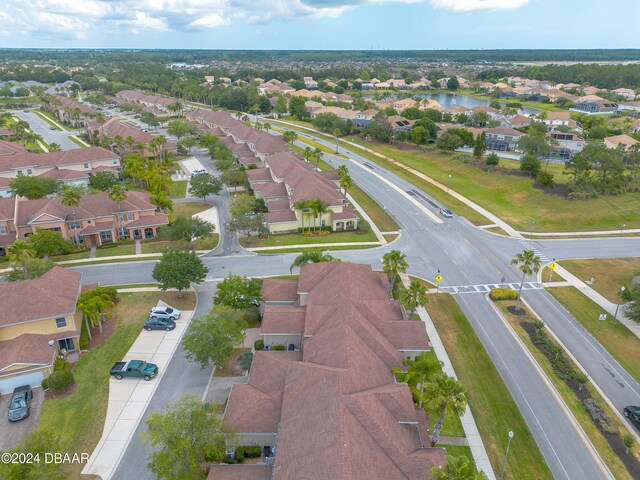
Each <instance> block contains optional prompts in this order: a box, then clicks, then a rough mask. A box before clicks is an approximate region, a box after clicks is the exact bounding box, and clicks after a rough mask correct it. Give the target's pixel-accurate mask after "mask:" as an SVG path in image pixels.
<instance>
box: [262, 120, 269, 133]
mask: <svg viewBox="0 0 640 480" xmlns="http://www.w3.org/2000/svg"><path fill="white" fill-rule="evenodd" d="M262 126H263V128H264V129H265V131H266V132H267V133H269V130H271V124H270V123H266V122H265V123H264V124H263V125H262Z"/></svg>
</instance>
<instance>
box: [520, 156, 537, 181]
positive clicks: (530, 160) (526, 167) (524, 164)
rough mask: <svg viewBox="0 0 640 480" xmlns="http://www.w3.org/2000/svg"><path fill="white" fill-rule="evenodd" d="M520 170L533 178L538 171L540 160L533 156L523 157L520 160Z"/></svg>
mask: <svg viewBox="0 0 640 480" xmlns="http://www.w3.org/2000/svg"><path fill="white" fill-rule="evenodd" d="M520 170H522V171H523V172H525V173H527V174H529V175H531V176H534V177H535V176H536V175H537V174H538V172H539V171H540V160H539V159H538V157H536V156H535V155H531V154H527V155H524V156H523V157H522V158H521V159H520Z"/></svg>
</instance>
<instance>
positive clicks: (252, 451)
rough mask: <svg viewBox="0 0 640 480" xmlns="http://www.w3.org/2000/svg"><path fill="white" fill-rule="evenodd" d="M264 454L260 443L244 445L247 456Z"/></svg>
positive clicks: (253, 456)
mask: <svg viewBox="0 0 640 480" xmlns="http://www.w3.org/2000/svg"><path fill="white" fill-rule="evenodd" d="M261 455H262V448H260V446H259V445H252V446H249V447H244V456H245V458H258V457H260V456H261Z"/></svg>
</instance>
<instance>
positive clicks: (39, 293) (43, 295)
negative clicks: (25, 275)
mask: <svg viewBox="0 0 640 480" xmlns="http://www.w3.org/2000/svg"><path fill="white" fill-rule="evenodd" d="M81 275H82V274H81V273H79V272H74V271H72V270H66V269H64V268H62V267H54V268H53V269H51V270H49V271H48V272H47V273H45V274H44V275H42V276H41V277H40V278H38V279H36V280H24V281H21V282H13V283H2V284H0V298H2V308H0V394H4V393H9V392H11V391H12V390H13V389H14V388H15V387H16V386H19V385H25V384H28V385H33V386H36V385H40V384H41V383H42V380H43V379H44V378H46V377H48V376H49V375H50V374H51V372H52V371H53V364H54V362H55V359H56V357H57V356H58V355H61V354H62V355H65V356H66V357H67V358H68V359H69V360H71V361H73V360H75V359H77V353H78V352H79V350H80V345H79V343H78V338H79V336H80V327H81V326H80V325H76V323H75V320H74V314H75V311H76V303H77V301H78V296H79V295H80V279H81Z"/></svg>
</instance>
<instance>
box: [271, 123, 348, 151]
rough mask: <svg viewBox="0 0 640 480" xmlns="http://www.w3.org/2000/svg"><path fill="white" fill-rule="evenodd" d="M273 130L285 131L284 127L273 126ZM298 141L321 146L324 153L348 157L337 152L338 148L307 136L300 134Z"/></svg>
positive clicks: (317, 146) (312, 145) (312, 146)
mask: <svg viewBox="0 0 640 480" xmlns="http://www.w3.org/2000/svg"><path fill="white" fill-rule="evenodd" d="M272 130H275V131H276V132H284V130H283V129H282V128H272ZM298 141H299V142H302V143H304V144H305V145H308V146H310V147H311V148H319V149H320V150H322V152H323V153H329V154H331V155H336V156H338V157H342V158H347V157H346V155H344V154H342V153H336V149H335V147H334V148H330V147H327V146H326V145H323V144H321V143H318V142H315V141H313V140H311V139H309V138H305V137H301V136H298ZM333 144H334V146H335V138H334V139H333Z"/></svg>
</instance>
